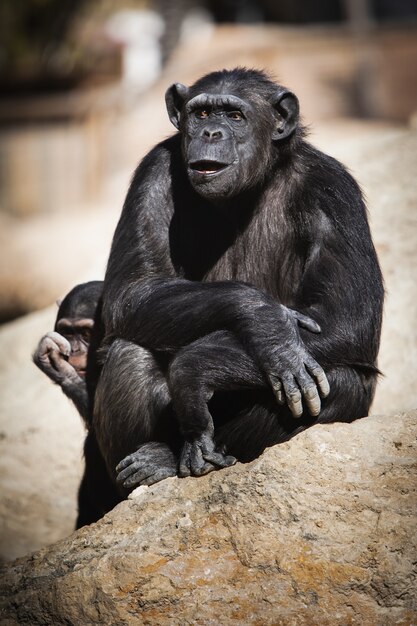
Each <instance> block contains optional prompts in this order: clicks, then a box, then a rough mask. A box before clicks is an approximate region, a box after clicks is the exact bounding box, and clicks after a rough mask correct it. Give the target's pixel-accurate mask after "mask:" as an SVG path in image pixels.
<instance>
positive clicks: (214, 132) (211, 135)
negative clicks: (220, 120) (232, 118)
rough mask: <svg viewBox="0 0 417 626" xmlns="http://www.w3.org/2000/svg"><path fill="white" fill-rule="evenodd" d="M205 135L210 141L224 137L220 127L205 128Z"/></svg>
mask: <svg viewBox="0 0 417 626" xmlns="http://www.w3.org/2000/svg"><path fill="white" fill-rule="evenodd" d="M203 137H204V138H205V139H207V140H208V141H218V140H219V139H222V137H223V133H222V131H221V130H220V129H219V128H213V129H210V128H205V129H204V131H203Z"/></svg>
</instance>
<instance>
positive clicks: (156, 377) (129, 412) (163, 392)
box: [93, 339, 180, 495]
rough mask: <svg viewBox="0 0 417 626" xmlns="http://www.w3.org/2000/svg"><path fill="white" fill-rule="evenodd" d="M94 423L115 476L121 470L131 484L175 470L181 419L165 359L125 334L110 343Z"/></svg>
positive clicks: (122, 479) (127, 484) (122, 478)
mask: <svg viewBox="0 0 417 626" xmlns="http://www.w3.org/2000/svg"><path fill="white" fill-rule="evenodd" d="M93 428H94V432H95V434H96V437H97V441H98V444H99V447H100V450H101V453H102V455H103V457H104V460H105V462H106V465H107V468H108V471H109V474H110V476H111V477H112V478H113V479H115V478H116V475H117V473H118V482H121V483H123V486H124V487H125V488H126V489H131V488H132V487H135V486H137V485H138V484H151V483H153V482H157V481H158V480H162V479H163V478H166V477H167V476H174V475H176V473H177V458H176V456H175V451H176V450H177V451H178V449H179V448H180V436H179V431H178V427H177V422H176V420H175V417H174V416H173V414H172V408H171V403H170V396H169V391H168V386H167V383H166V379H165V375H164V371H163V365H161V364H159V363H158V362H157V361H156V359H155V358H154V356H153V355H152V354H151V353H150V352H149V351H148V350H145V349H144V348H142V347H140V346H138V345H137V344H135V343H131V342H129V341H124V340H120V339H118V340H116V341H114V342H113V343H112V344H111V346H110V347H109V348H108V351H107V354H106V356H105V359H104V365H103V369H102V371H101V374H100V378H99V381H98V384H97V389H96V393H95V399H94V416H93ZM116 466H117V470H116ZM126 467H129V471H128V472H127V473H126V475H124V474H123V470H125V469H126ZM120 474H122V476H120ZM120 489H121V493H123V495H126V493H127V492H126V490H123V488H120Z"/></svg>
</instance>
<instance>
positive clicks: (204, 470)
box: [193, 463, 216, 476]
mask: <svg viewBox="0 0 417 626" xmlns="http://www.w3.org/2000/svg"><path fill="white" fill-rule="evenodd" d="M215 469H216V466H215V465H212V463H203V465H202V466H201V467H199V468H197V469H196V470H195V471H194V472H193V475H194V476H204V475H205V474H210V472H213V471H214V470H215Z"/></svg>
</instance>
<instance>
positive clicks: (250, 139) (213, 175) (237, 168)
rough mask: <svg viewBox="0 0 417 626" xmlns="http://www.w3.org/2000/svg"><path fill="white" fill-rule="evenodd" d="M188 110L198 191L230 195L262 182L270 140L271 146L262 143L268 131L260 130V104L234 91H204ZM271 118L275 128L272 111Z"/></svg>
mask: <svg viewBox="0 0 417 626" xmlns="http://www.w3.org/2000/svg"><path fill="white" fill-rule="evenodd" d="M185 110H186V114H185V115H184V118H183V120H184V121H183V131H182V144H183V155H184V160H185V165H186V168H187V174H188V177H189V180H190V182H191V184H192V186H193V187H194V189H195V190H196V191H197V192H198V193H199V194H200V195H201V196H204V197H207V198H209V199H216V198H217V199H218V198H222V199H223V198H224V199H227V198H230V197H233V196H235V195H237V194H239V193H241V192H242V191H244V190H245V189H247V188H249V187H250V186H252V185H253V184H254V182H257V178H258V176H259V173H260V172H262V173H264V172H265V168H267V166H268V160H269V154H270V151H271V138H270V135H269V137H268V141H267V144H266V145H265V143H263V142H262V141H261V138H262V139H264V137H265V133H264V132H263V133H261V134H260V133H259V132H258V124H257V111H256V109H255V107H254V106H253V105H252V104H251V103H250V102H247V101H244V100H242V99H241V98H239V97H237V96H234V95H230V94H226V95H225V94H200V95H198V96H196V97H195V98H193V99H192V100H190V101H189V102H188V103H187V104H186V107H185ZM269 117H270V123H269V125H270V130H271V132H272V128H273V116H272V111H271V114H270V116H269ZM264 123H265V122H264Z"/></svg>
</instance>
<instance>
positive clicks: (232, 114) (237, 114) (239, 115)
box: [227, 111, 243, 122]
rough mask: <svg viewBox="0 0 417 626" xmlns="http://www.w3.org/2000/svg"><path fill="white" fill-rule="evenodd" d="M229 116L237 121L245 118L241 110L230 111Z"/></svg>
mask: <svg viewBox="0 0 417 626" xmlns="http://www.w3.org/2000/svg"><path fill="white" fill-rule="evenodd" d="M227 117H228V118H230V119H231V120H234V121H235V122H239V121H240V120H242V119H243V115H242V113H241V112H240V111H229V112H228V114H227Z"/></svg>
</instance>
